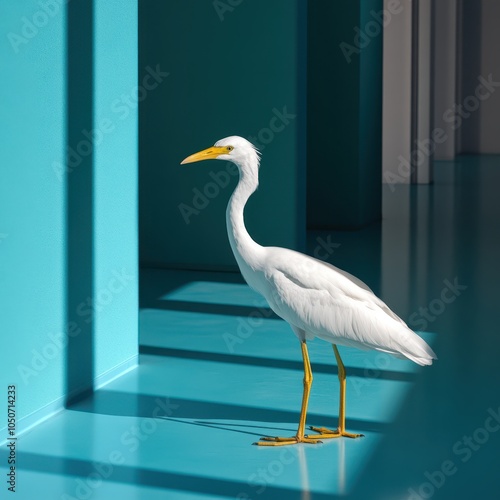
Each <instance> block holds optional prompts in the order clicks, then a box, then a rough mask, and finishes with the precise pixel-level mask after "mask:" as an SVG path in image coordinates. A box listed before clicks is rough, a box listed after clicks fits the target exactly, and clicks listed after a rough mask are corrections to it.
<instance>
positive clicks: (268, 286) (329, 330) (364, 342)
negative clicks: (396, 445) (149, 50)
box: [182, 136, 436, 446]
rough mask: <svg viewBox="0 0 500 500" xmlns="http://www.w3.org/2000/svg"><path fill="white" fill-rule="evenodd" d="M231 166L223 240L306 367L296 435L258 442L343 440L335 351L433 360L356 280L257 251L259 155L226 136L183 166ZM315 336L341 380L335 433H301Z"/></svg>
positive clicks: (278, 251) (285, 253)
mask: <svg viewBox="0 0 500 500" xmlns="http://www.w3.org/2000/svg"><path fill="white" fill-rule="evenodd" d="M210 159H217V160H225V161H228V160H229V161H232V162H233V163H235V164H236V165H237V167H238V170H239V182H238V185H237V186H236V189H235V190H234V192H233V194H232V196H231V199H230V201H229V204H228V207H227V212H226V222H227V232H228V235H229V242H230V244H231V248H232V250H233V253H234V256H235V258H236V261H237V263H238V266H239V268H240V271H241V274H242V275H243V277H244V278H245V280H246V282H247V283H248V285H249V286H250V287H251V288H253V289H254V290H255V291H257V292H259V293H260V294H262V295H263V296H264V297H265V299H266V300H267V302H268V303H269V307H270V308H271V309H272V310H273V311H274V312H275V313H276V314H277V315H278V316H280V317H281V318H283V319H284V320H285V321H286V322H287V323H288V324H289V325H290V326H291V327H292V330H293V332H294V333H295V335H296V336H297V337H298V339H299V341H300V345H301V349H302V359H303V362H304V390H303V396H302V407H301V411H300V419H299V426H298V429H297V434H296V435H295V436H292V437H263V438H261V441H259V442H258V443H256V444H259V445H264V446H282V445H288V444H295V443H317V442H318V440H319V439H328V438H337V437H340V436H346V437H350V438H356V437H359V436H362V434H353V433H350V432H347V431H346V429H345V391H346V372H345V368H344V364H343V363H342V359H341V357H340V354H339V351H338V349H337V345H342V346H348V347H357V348H359V349H365V350H367V349H375V350H377V351H382V352H386V353H389V354H392V355H394V356H396V357H398V358H403V359H410V360H411V361H414V362H415V363H418V364H419V365H430V364H432V360H433V359H436V355H435V354H434V352H433V351H432V349H431V348H430V347H429V346H428V345H427V344H426V343H425V342H424V340H423V339H422V338H420V337H419V336H418V335H417V334H416V333H414V332H413V331H412V330H411V329H410V328H409V327H408V326H407V325H406V323H405V322H404V321H403V320H402V319H400V318H399V317H398V316H397V315H396V314H395V313H394V312H393V311H391V310H390V309H389V307H388V306H387V305H386V304H385V303H384V302H383V301H382V300H380V299H379V298H378V297H377V296H375V295H374V293H373V292H372V291H371V290H370V288H368V286H366V285H365V284H364V283H363V282H362V281H360V280H359V279H357V278H356V277H354V276H352V275H350V274H349V273H346V272H345V271H342V270H340V269H338V268H336V267H335V266H332V265H330V264H327V263H325V262H322V261H320V260H317V259H314V258H312V257H309V256H307V255H304V254H302V253H299V252H296V251H293V250H289V249H286V248H278V247H263V246H261V245H259V244H258V243H256V242H255V241H254V240H253V239H252V238H251V237H250V235H249V234H248V232H247V230H246V228H245V223H244V217H243V211H244V208H245V204H246V202H247V200H248V198H249V197H250V196H251V195H252V193H253V192H254V191H255V190H256V189H257V186H258V184H259V177H258V174H259V164H260V153H259V152H258V151H257V149H256V148H255V147H254V146H253V145H252V144H251V143H250V142H248V141H247V140H246V139H243V138H242V137H238V136H232V137H226V138H225V139H221V140H220V141H218V142H216V143H215V145H214V146H212V147H210V148H208V149H205V150H203V151H200V152H199V153H195V154H193V155H191V156H188V157H187V158H186V159H185V160H183V161H182V164H185V163H192V162H196V161H201V160H210ZM315 337H318V338H320V339H322V340H325V341H326V342H329V343H330V344H332V345H333V351H334V354H335V358H336V360H337V365H338V377H339V381H340V404H339V423H338V428H337V429H327V428H324V427H319V428H318V427H310V429H312V430H313V431H315V432H316V434H308V435H306V434H305V424H306V414H307V406H308V401H309V393H310V390H311V384H312V381H313V376H312V371H311V364H310V362H309V355H308V351H307V343H306V342H307V341H308V340H310V339H313V338H315Z"/></svg>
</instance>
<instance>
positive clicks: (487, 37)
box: [479, 0, 500, 154]
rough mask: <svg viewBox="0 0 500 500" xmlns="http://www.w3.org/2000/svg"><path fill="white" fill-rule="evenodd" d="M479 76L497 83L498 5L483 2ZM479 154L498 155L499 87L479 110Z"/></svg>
mask: <svg viewBox="0 0 500 500" xmlns="http://www.w3.org/2000/svg"><path fill="white" fill-rule="evenodd" d="M481 6H482V13H481V20H482V23H481V24H482V29H481V32H482V39H481V46H482V57H481V74H482V76H484V77H485V78H486V79H487V78H488V75H490V74H491V75H492V79H493V80H494V81H495V82H500V29H499V23H500V2H498V0H483V1H482V2H481ZM479 152H480V153H496V154H498V153H500V88H499V87H496V89H495V91H494V92H492V93H491V96H490V97H489V98H488V99H487V100H485V101H483V102H482V105H481V110H480V150H479Z"/></svg>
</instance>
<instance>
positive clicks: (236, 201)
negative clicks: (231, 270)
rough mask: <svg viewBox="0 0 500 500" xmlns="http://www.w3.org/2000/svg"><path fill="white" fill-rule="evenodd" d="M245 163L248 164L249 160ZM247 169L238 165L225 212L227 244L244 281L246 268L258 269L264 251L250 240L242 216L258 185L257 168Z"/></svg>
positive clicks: (246, 166) (245, 166)
mask: <svg viewBox="0 0 500 500" xmlns="http://www.w3.org/2000/svg"><path fill="white" fill-rule="evenodd" d="M245 161H248V162H250V161H251V160H250V159H248V160H245ZM248 167H250V165H240V168H239V170H240V180H239V182H238V185H237V186H236V189H235V190H234V193H233V195H232V196H231V199H230V200H229V204H228V206H227V211H226V223H227V233H228V236H229V242H230V244H231V248H232V250H233V253H234V256H235V258H236V260H237V262H238V265H239V267H240V270H241V272H242V274H243V276H244V277H245V279H247V276H246V272H245V271H246V266H248V267H250V268H251V269H253V270H255V269H256V268H258V267H259V263H260V262H261V259H262V254H263V251H264V248H263V247H262V246H261V245H259V244H258V243H256V242H255V241H254V240H253V239H252V238H251V236H250V235H249V234H248V232H247V230H246V228H245V220H244V215H243V212H244V209H245V205H246V202H247V201H248V198H250V196H251V195H252V194H253V193H254V192H255V190H256V189H257V187H258V185H259V176H258V168H257V166H254V167H253V168H248ZM247 281H248V279H247Z"/></svg>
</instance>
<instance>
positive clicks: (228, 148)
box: [226, 146, 234, 151]
mask: <svg viewBox="0 0 500 500" xmlns="http://www.w3.org/2000/svg"><path fill="white" fill-rule="evenodd" d="M226 149H227V150H228V151H232V150H233V149H234V148H233V146H228V147H227V148H226Z"/></svg>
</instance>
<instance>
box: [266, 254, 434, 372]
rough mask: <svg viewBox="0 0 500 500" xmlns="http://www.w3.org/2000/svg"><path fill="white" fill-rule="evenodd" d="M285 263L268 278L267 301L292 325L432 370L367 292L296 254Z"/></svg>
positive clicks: (422, 346)
mask: <svg viewBox="0 0 500 500" xmlns="http://www.w3.org/2000/svg"><path fill="white" fill-rule="evenodd" d="M281 257H282V258H283V257H287V258H286V259H280V263H279V264H277V263H274V265H272V266H271V267H270V269H269V272H268V273H267V274H266V279H267V281H268V283H269V287H268V290H269V292H270V293H269V294H268V296H267V297H266V298H267V300H268V301H269V304H270V305H271V308H272V309H273V310H274V311H275V312H276V313H277V314H278V315H279V316H281V317H282V318H283V319H285V320H286V321H288V322H289V323H291V324H292V325H295V326H296V327H298V328H301V329H303V330H305V331H308V332H311V333H313V334H314V335H316V336H317V337H319V338H322V339H324V340H326V341H329V342H332V343H338V344H341V345H347V346H353V347H358V348H362V349H363V348H364V349H376V350H379V351H384V352H389V353H391V354H395V355H397V356H404V357H407V358H409V359H411V360H413V361H415V362H417V363H419V364H430V362H431V361H432V358H433V357H435V354H434V353H433V352H432V350H431V349H430V347H429V346H427V344H426V343H425V342H424V341H423V340H422V339H421V338H420V337H419V336H418V335H416V334H415V333H414V332H412V331H411V330H410V329H409V328H408V327H407V326H406V324H405V323H404V322H403V321H402V320H400V319H399V318H398V316H396V315H395V314H394V313H392V311H390V309H389V308H388V307H387V306H386V305H385V304H384V303H383V302H382V301H381V300H380V299H379V298H378V297H376V296H375V295H374V294H373V293H372V292H371V291H370V290H369V289H367V288H361V287H360V286H359V285H358V284H357V283H355V282H353V281H352V280H351V279H349V278H348V277H346V276H345V275H344V274H342V273H338V272H337V271H336V270H335V269H332V268H331V267H328V268H326V269H327V272H318V270H324V269H325V268H324V267H323V266H320V265H319V264H322V263H319V261H316V259H313V260H314V261H316V262H311V261H309V260H308V258H307V257H305V256H303V255H302V254H298V253H295V252H294V253H293V254H287V255H286V256H285V255H284V254H282V255H281ZM303 257H304V258H303ZM318 263H319V264H318ZM381 304H382V306H385V307H381ZM387 310H388V311H390V312H391V313H392V314H388V313H387Z"/></svg>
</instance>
